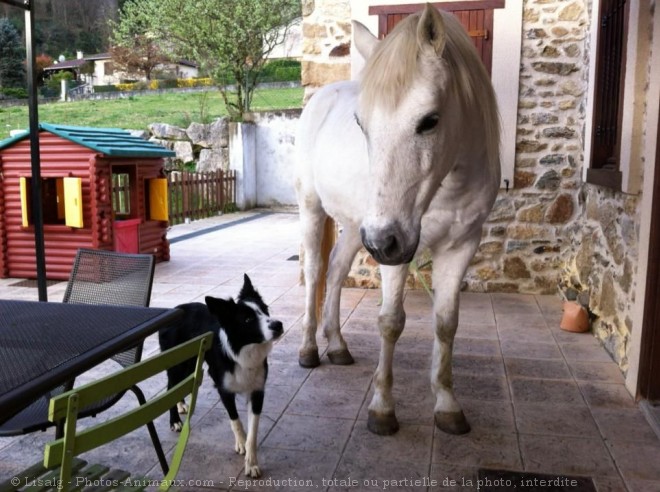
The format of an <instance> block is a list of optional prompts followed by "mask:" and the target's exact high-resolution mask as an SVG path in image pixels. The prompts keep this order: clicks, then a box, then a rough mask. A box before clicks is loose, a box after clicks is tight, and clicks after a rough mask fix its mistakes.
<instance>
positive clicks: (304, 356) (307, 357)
mask: <svg viewBox="0 0 660 492" xmlns="http://www.w3.org/2000/svg"><path fill="white" fill-rule="evenodd" d="M298 364H299V365H300V367H305V368H309V369H311V368H313V367H318V366H320V365H321V359H320V358H319V353H318V351H316V350H314V351H310V352H306V353H302V352H301V353H300V354H298Z"/></svg>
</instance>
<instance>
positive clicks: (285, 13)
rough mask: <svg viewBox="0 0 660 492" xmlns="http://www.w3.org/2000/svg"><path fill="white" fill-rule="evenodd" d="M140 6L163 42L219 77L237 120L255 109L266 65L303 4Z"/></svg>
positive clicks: (281, 0)
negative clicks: (254, 102)
mask: <svg viewBox="0 0 660 492" xmlns="http://www.w3.org/2000/svg"><path fill="white" fill-rule="evenodd" d="M136 5H138V8H139V9H140V12H141V13H142V15H143V16H144V17H145V18H148V19H149V24H150V25H151V26H153V27H154V29H156V32H157V33H158V36H159V38H160V39H161V40H162V41H163V42H166V43H169V44H170V45H171V46H172V49H173V50H175V51H176V52H177V53H178V54H179V55H181V56H182V57H184V58H189V59H191V60H194V61H196V62H197V63H199V64H200V65H201V68H202V69H203V70H204V71H206V72H207V73H209V74H210V75H211V76H212V77H213V78H214V79H215V81H216V83H217V84H218V85H219V88H220V92H221V94H222V97H223V100H224V102H225V105H226V106H227V110H228V112H229V115H230V117H232V119H235V120H240V119H241V118H242V115H243V113H245V112H248V111H250V105H251V103H252V95H253V93H254V90H255V88H256V85H257V82H258V77H259V73H260V71H261V68H262V67H263V65H264V63H265V62H266V60H267V56H268V54H269V53H270V52H271V51H272V50H273V48H274V47H275V46H277V45H278V44H279V43H281V42H282V41H283V38H284V36H285V35H286V32H287V30H288V25H289V24H290V23H291V21H292V20H293V19H295V18H296V17H298V16H300V9H301V2H300V0H270V1H264V0H141V1H140V2H138V3H136ZM227 82H235V84H234V87H233V88H232V87H229V86H227V85H226V84H227ZM232 89H233V90H232Z"/></svg>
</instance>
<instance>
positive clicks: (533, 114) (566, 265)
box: [302, 0, 660, 393]
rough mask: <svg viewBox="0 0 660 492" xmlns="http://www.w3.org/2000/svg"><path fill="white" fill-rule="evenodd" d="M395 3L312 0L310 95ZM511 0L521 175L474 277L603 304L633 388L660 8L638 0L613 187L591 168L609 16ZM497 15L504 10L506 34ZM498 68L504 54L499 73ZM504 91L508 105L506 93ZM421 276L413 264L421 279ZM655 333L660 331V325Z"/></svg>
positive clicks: (578, 5) (500, 286)
mask: <svg viewBox="0 0 660 492" xmlns="http://www.w3.org/2000/svg"><path fill="white" fill-rule="evenodd" d="M391 3H394V1H393V0H392V1H388V0H381V1H379V0H369V1H368V2H364V1H357V0H303V61H302V64H303V72H302V77H303V85H304V86H305V87H306V89H307V94H308V95H311V94H313V92H314V89H315V88H317V87H319V86H321V85H324V84H326V83H329V82H332V81H336V80H342V79H347V78H349V77H350V76H351V75H353V76H355V70H353V73H352V72H351V66H352V65H353V66H355V65H356V61H355V56H356V55H355V54H351V52H350V41H351V24H350V22H349V21H350V19H354V18H357V19H359V20H360V21H362V22H363V23H365V25H367V27H369V28H370V29H372V32H374V33H375V32H377V31H376V30H377V28H378V20H377V18H376V16H374V15H372V16H369V12H368V9H369V7H370V6H375V5H379V6H382V5H387V4H391ZM396 3H398V4H402V3H419V2H406V1H405V0H398V1H397V2H396ZM463 3H465V2H463ZM506 3H508V4H510V5H511V4H513V5H514V10H515V9H518V10H519V11H518V13H517V15H519V19H520V21H519V22H520V24H521V26H520V27H521V31H520V33H521V34H520V44H519V51H520V59H519V60H520V62H519V72H518V74H517V75H518V83H517V84H516V87H517V93H516V101H514V102H512V101H506V102H505V104H506V108H505V110H510V109H511V107H512V106H514V111H515V115H516V117H515V122H514V124H513V126H514V128H513V131H511V132H510V135H511V138H512V141H513V142H514V143H513V146H514V152H513V153H512V154H511V155H510V156H505V155H503V157H502V159H503V167H505V166H510V167H511V177H512V180H511V182H510V185H511V186H510V187H509V188H508V190H507V189H506V188H505V187H504V186H503V187H502V190H501V192H500V194H499V197H498V199H497V201H496V203H495V207H494V209H493V211H492V213H491V216H490V218H489V220H488V222H487V224H486V225H485V227H484V231H483V240H482V244H481V247H480V249H479V251H478V252H477V254H476V256H475V258H474V261H473V263H472V265H471V267H470V269H469V271H468V273H467V276H466V279H465V281H466V288H467V289H469V290H473V291H483V292H517V293H543V294H557V295H562V296H564V297H566V298H569V299H576V298H577V300H578V301H580V302H582V303H583V305H585V306H587V307H588V309H589V311H590V313H591V315H592V329H593V332H594V333H595V335H596V336H597V337H598V338H599V339H600V340H601V341H602V342H603V344H604V345H605V347H606V348H607V350H608V352H609V353H610V354H611V355H612V357H613V358H614V359H615V360H616V361H617V363H618V364H619V365H620V367H621V368H622V370H623V371H624V372H626V374H627V385H628V388H629V390H630V391H631V392H632V393H637V390H638V388H637V386H638V376H639V365H640V347H641V346H642V338H643V336H642V332H644V331H645V330H651V329H652V328H650V327H649V326H648V325H649V320H648V319H645V315H644V307H645V305H647V304H648V302H647V300H646V298H647V292H646V286H647V276H648V275H649V273H648V272H649V270H648V268H647V265H648V263H649V254H650V252H652V251H653V249H654V246H653V245H651V246H649V241H650V239H649V237H650V234H651V233H650V230H651V211H652V208H653V207H652V204H653V182H654V176H655V165H656V158H657V154H656V141H657V138H656V135H657V125H658V112H659V104H658V97H659V92H660V89H659V87H660V69H659V68H658V67H659V66H660V12H656V9H655V8H654V2H653V1H652V0H630V7H629V8H630V11H629V20H628V32H627V39H626V40H625V46H626V47H625V55H626V56H625V60H626V61H625V73H624V85H623V89H622V100H623V103H622V105H623V108H624V109H623V116H622V121H621V124H620V131H621V137H620V143H621V144H620V163H619V166H620V169H621V171H622V175H623V178H622V183H621V186H620V189H619V190H613V189H610V188H608V187H604V186H601V185H596V184H592V183H590V182H589V180H588V179H587V175H588V168H589V166H590V160H591V154H592V152H593V149H592V148H591V147H592V146H591V137H592V135H593V133H594V131H595V129H594V124H593V116H592V115H593V109H594V102H593V101H594V93H595V82H594V80H595V79H594V77H595V75H594V73H595V52H596V46H597V41H598V37H597V36H598V34H597V32H595V31H597V29H596V28H595V27H594V26H598V25H599V23H600V19H599V12H600V11H599V9H600V6H599V5H600V4H599V2H598V1H589V0H523V1H522V2H521V4H518V5H515V4H514V3H513V2H511V0H506ZM514 14H515V12H514ZM497 23H498V18H497V13H496V16H495V27H494V28H493V32H494V36H493V37H494V38H495V39H494V42H495V43H497V34H498V31H497ZM508 28H512V26H511V23H510V22H509V24H508ZM507 48H508V50H509V52H511V51H513V50H512V49H511V46H508V47H507ZM494 50H495V48H494ZM494 56H496V55H494ZM357 63H358V64H359V62H357ZM497 70H498V65H497V64H496V63H493V72H492V73H493V78H494V84H495V77H496V76H497V75H496V71H497ZM498 99H499V100H500V108H501V109H502V106H503V104H502V98H501V97H500V95H499V94H498ZM505 126H506V122H505ZM504 135H505V138H506V135H507V129H506V128H505V132H504ZM503 145H506V143H504V142H503ZM505 161H507V162H505ZM656 203H657V202H656ZM657 247H660V244H655V248H657ZM422 274H423V272H422ZM418 275H419V272H417V274H416V275H411V282H415V278H416V276H418ZM351 282H352V283H354V284H355V285H364V286H375V285H377V284H378V273H377V269H376V268H374V266H373V260H371V259H370V258H369V257H368V255H367V254H366V253H363V254H360V255H359V256H358V258H356V262H355V263H354V265H353V271H352V274H351ZM647 318H648V317H647ZM656 333H658V335H659V336H660V330H659V331H657V332H656ZM647 334H648V331H647ZM642 352H643V350H642ZM658 355H660V354H658ZM642 369H643V368H642Z"/></svg>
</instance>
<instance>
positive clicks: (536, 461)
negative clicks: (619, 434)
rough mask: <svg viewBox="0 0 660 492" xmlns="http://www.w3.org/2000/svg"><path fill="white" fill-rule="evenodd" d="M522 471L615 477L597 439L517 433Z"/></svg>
mask: <svg viewBox="0 0 660 492" xmlns="http://www.w3.org/2000/svg"><path fill="white" fill-rule="evenodd" d="M520 450H521V452H522V459H523V463H524V465H525V470H527V471H531V472H539V473H557V474H566V475H587V476H616V475H617V471H616V468H615V466H614V463H613V462H612V459H611V458H610V455H609V453H608V451H607V448H606V447H605V445H604V444H603V442H602V441H601V440H600V439H584V438H576V437H566V436H543V437H540V436H537V435H529V434H520Z"/></svg>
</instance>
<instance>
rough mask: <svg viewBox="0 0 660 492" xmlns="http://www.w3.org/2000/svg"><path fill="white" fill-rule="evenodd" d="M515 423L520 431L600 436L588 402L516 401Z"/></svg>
mask: <svg viewBox="0 0 660 492" xmlns="http://www.w3.org/2000/svg"><path fill="white" fill-rule="evenodd" d="M515 418H516V427H517V429H518V432H520V433H521V434H538V435H539V439H543V438H544V437H543V436H573V437H586V438H592V439H595V438H600V434H599V432H598V427H596V424H595V422H594V419H593V418H592V416H591V412H589V409H588V408H587V406H586V405H584V404H581V405H562V404H558V403H551V402H546V403H524V402H517V403H516V404H515Z"/></svg>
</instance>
